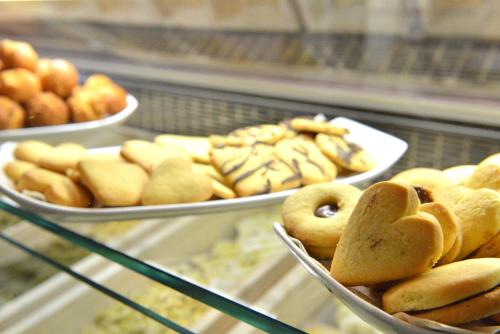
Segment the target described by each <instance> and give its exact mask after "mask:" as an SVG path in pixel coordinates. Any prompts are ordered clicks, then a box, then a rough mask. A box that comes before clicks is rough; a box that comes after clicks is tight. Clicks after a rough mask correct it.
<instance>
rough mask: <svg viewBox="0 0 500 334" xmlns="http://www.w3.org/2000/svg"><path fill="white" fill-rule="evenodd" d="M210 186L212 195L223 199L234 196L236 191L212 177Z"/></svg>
mask: <svg viewBox="0 0 500 334" xmlns="http://www.w3.org/2000/svg"><path fill="white" fill-rule="evenodd" d="M212 187H213V188H214V196H215V197H218V198H223V199H230V198H235V197H236V193H235V192H234V190H233V189H231V188H229V187H228V186H226V185H225V184H224V183H222V182H219V181H217V180H216V179H212Z"/></svg>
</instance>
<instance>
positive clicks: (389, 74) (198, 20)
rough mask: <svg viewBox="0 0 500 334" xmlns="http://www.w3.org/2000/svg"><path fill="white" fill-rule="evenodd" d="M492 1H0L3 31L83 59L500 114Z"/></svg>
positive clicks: (497, 28)
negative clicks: (499, 109) (499, 108)
mask: <svg viewBox="0 0 500 334" xmlns="http://www.w3.org/2000/svg"><path fill="white" fill-rule="evenodd" d="M499 15H500V2H498V1H494V0H433V1H431V0H401V1H391V0H379V1H369V0H147V1H140V0H107V1H0V35H2V36H3V37H10V38H16V39H22V40H26V41H29V42H31V43H33V45H34V46H35V48H36V49H37V50H40V52H41V53H42V54H45V55H49V56H50V55H54V56H55V55H57V56H58V57H66V58H70V59H71V60H73V61H74V62H75V63H76V64H77V66H78V67H79V68H83V69H89V70H93V71H95V70H101V71H103V70H105V71H106V72H109V73H116V74H126V75H127V76H134V77H139V78H140V77H147V78H149V79H152V78H156V79H158V80H162V81H168V82H175V83H177V84H184V85H190V86H201V87H209V88H216V89H220V90H227V91H232V92H244V93H250V94H257V95H261V96H262V95H266V96H277V97H280V98H287V99H293V100H300V101H310V102H314V103H322V104H334V105H337V106H346V107H355V108H362V109H369V110H372V111H377V110H379V111H383V112H389V113H395V114H404V115H406V116H408V115H409V116H411V117H417V118H421V117H424V118H432V119H434V118H439V119H446V120H451V121H453V122H466V123H477V124H484V125H488V126H491V125H495V126H498V125H500V113H499V112H498V111H497V109H498V103H499V95H500V94H498V91H499V90H498V88H499V87H500V86H499V82H500V53H499V52H498V46H499V37H500V20H498V17H499Z"/></svg>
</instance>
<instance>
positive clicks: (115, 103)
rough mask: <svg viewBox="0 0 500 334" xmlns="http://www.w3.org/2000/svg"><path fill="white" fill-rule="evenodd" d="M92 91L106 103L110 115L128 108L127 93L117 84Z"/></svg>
mask: <svg viewBox="0 0 500 334" xmlns="http://www.w3.org/2000/svg"><path fill="white" fill-rule="evenodd" d="M91 91H92V92H93V93H94V94H96V95H97V96H98V98H99V99H100V101H102V103H104V105H105V106H106V113H108V114H116V113H117V112H120V111H122V110H123V109H125V107H126V106H127V92H126V91H125V90H124V89H123V88H122V87H120V86H118V85H116V84H113V85H109V86H107V85H103V86H99V87H97V88H95V89H92V90H91Z"/></svg>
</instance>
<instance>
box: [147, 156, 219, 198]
mask: <svg viewBox="0 0 500 334" xmlns="http://www.w3.org/2000/svg"><path fill="white" fill-rule="evenodd" d="M212 194H213V186H212V179H211V178H210V176H208V175H205V174H198V173H194V172H192V170H191V162H190V161H187V160H185V159H177V158H168V159H166V160H164V161H163V162H162V163H160V164H159V165H158V166H157V167H156V168H155V170H154V172H153V174H152V175H151V179H150V180H149V181H148V183H147V184H146V186H145V187H144V191H143V193H142V197H141V202H142V204H143V205H159V204H174V203H190V202H201V201H206V200H208V199H210V197H212Z"/></svg>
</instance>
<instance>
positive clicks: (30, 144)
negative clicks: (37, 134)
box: [14, 140, 53, 164]
mask: <svg viewBox="0 0 500 334" xmlns="http://www.w3.org/2000/svg"><path fill="white" fill-rule="evenodd" d="M52 149H53V147H52V146H50V145H49V144H46V143H44V142H41V141H38V140H27V141H23V142H21V143H19V144H17V145H16V148H15V149H14V156H15V157H16V159H19V160H24V161H28V162H31V163H34V164H37V163H38V160H39V159H40V158H41V157H42V156H44V155H46V154H47V153H48V152H49V151H51V150H52Z"/></svg>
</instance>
